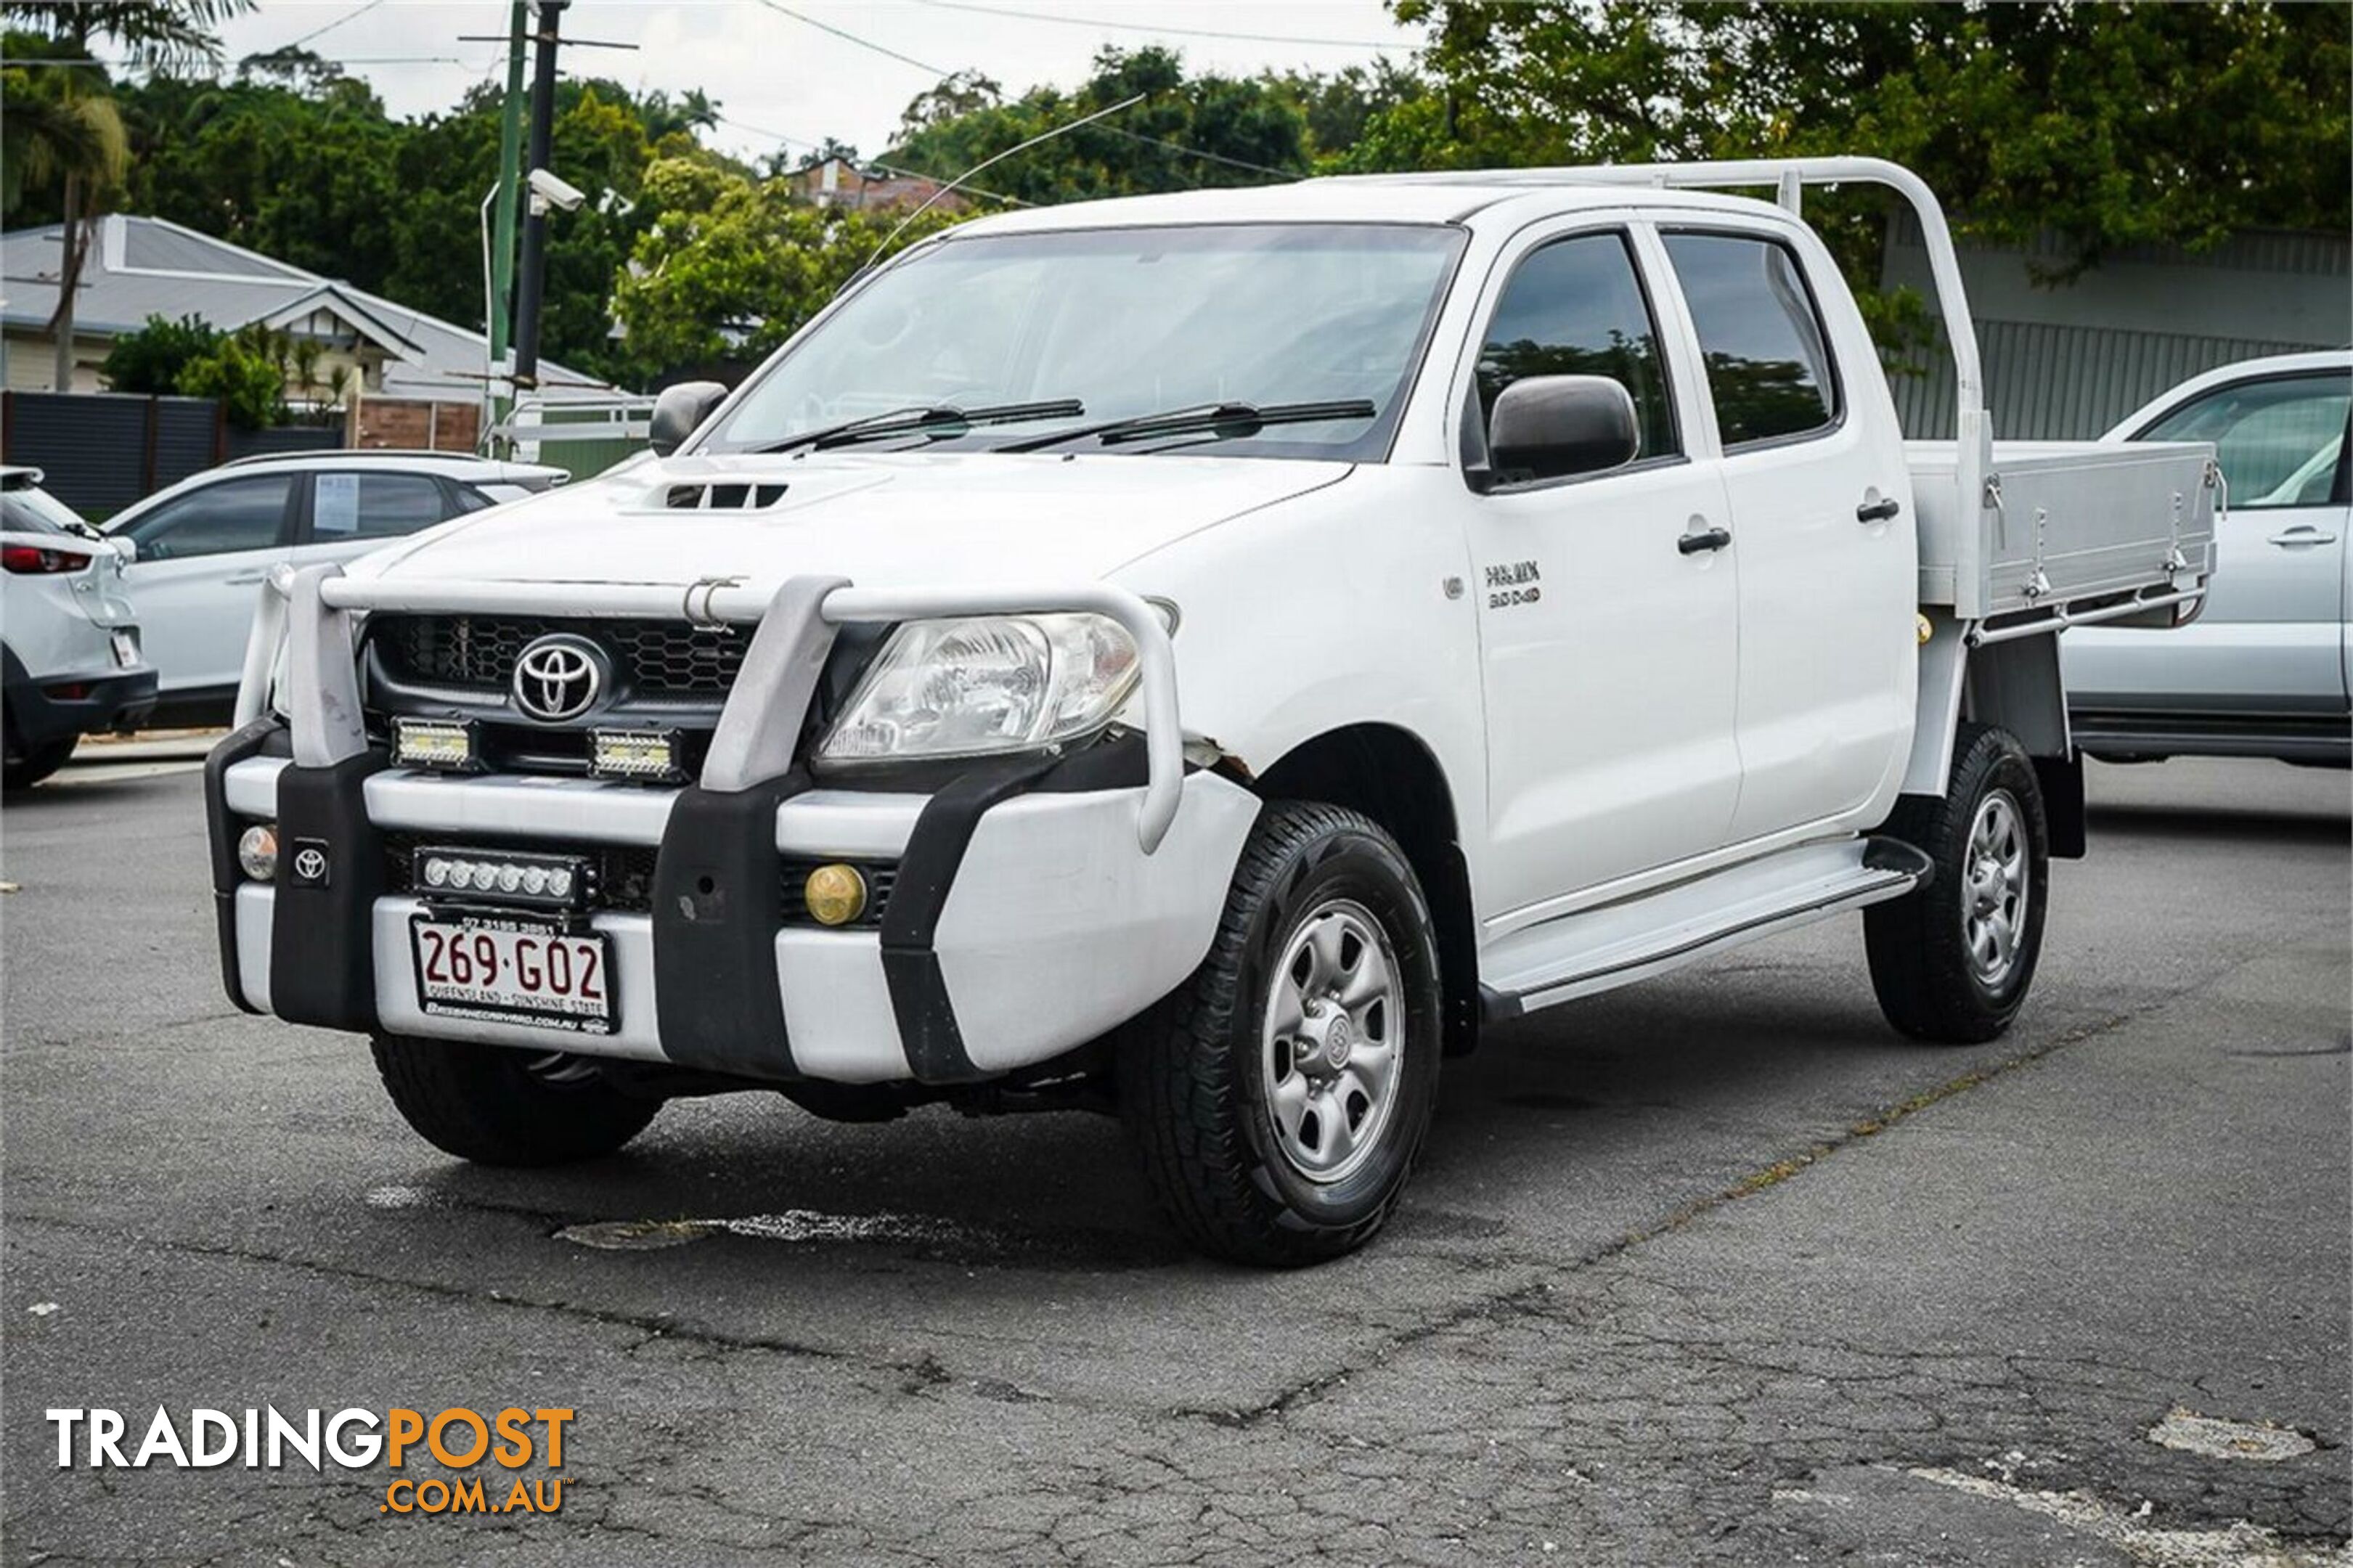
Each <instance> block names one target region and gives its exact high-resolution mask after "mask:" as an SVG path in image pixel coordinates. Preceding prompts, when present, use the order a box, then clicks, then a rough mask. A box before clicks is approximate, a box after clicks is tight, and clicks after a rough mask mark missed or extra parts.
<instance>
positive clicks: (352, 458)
mask: <svg viewBox="0 0 2353 1568" xmlns="http://www.w3.org/2000/svg"><path fill="white" fill-rule="evenodd" d="M569 477H570V476H569V475H567V474H566V473H565V471H564V470H563V469H561V468H542V467H539V466H536V465H533V464H525V463H505V462H494V461H490V460H487V459H484V458H473V457H470V456H467V455H465V454H463V453H450V452H403V451H322V452H299V453H285V454H277V455H269V456H262V457H253V458H240V459H238V460H237V461H236V462H233V463H228V464H226V465H224V466H222V467H220V468H213V469H210V470H208V471H206V472H205V473H201V474H198V475H196V476H195V478H193V479H184V480H182V481H181V482H180V483H178V484H176V485H174V486H172V487H171V488H169V489H164V490H159V491H157V492H156V493H155V494H154V495H152V496H150V497H148V498H147V499H146V500H143V501H141V502H140V503H139V504H138V505H136V506H133V507H131V508H129V509H128V510H124V511H122V512H120V513H118V514H117V515H116V516H115V517H114V518H113V519H112V520H111V521H109V522H108V523H107V525H106V531H107V532H108V534H109V535H111V536H112V537H114V538H117V539H126V540H129V541H131V542H132V543H133V544H135V545H137V546H138V559H137V560H136V561H135V562H133V563H132V565H131V566H130V568H129V571H128V574H127V583H128V586H129V589H130V592H131V595H132V604H133V605H136V606H137V607H138V611H139V617H140V621H141V624H142V626H143V627H144V630H145V636H146V645H147V655H148V658H151V659H153V661H154V664H155V668H156V670H157V672H158V674H159V677H160V682H161V684H160V697H159V700H158V702H157V704H156V708H155V713H154V718H155V721H157V722H191V723H193V722H216V721H219V720H222V719H225V718H227V715H228V711H229V709H230V707H231V706H232V705H233V704H234V702H235V700H236V696H237V667H238V665H239V663H240V661H241V660H242V659H243V658H244V657H245V638H246V633H247V631H248V628H249V627H250V626H252V624H253V606H254V601H255V598H256V595H257V593H258V590H259V586H260V584H261V580H262V577H263V576H264V574H267V573H268V572H269V570H270V568H272V567H274V566H277V565H279V564H280V563H290V564H293V565H296V566H305V565H311V564H313V563H325V562H345V561H350V560H353V559H355V558H356V557H358V556H361V555H364V554H366V553H367V552H369V551H371V550H375V549H379V548H381V547H382V546H383V545H384V543H385V542H386V541H387V540H392V539H397V538H399V537H400V536H402V535H404V534H408V533H414V532H416V531H417V530H418V529H420V528H428V527H430V526H432V525H433V524H434V523H437V522H441V521H445V520H447V519H448V518H452V517H458V516H460V515H462V514H464V513H466V512H470V511H477V510H481V509H482V508H484V507H488V506H492V505H495V504H496V503H498V502H500V501H505V500H519V499H521V498H522V497H524V496H528V495H533V494H535V493H537V492H538V491H541V490H544V489H548V488H550V487H551V486H554V485H556V484H560V483H562V482H563V481H564V480H565V479H568V478H569Z"/></svg>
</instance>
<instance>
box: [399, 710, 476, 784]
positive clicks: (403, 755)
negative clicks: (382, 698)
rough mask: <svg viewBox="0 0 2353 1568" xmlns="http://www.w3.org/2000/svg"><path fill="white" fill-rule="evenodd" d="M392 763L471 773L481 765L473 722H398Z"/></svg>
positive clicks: (420, 720) (413, 720) (456, 720)
mask: <svg viewBox="0 0 2353 1568" xmlns="http://www.w3.org/2000/svg"><path fill="white" fill-rule="evenodd" d="M392 760H393V761H394V762H396V763H399V764H400V765H401V766H402V767H405V768H433V769H438V770H439V771H440V772H443V773H470V772H471V771H473V770H474V769H475V768H477V767H479V766H480V765H481V763H480V759H479V758H478V757H476V755H475V754H474V724H473V721H471V720H470V719H395V720H394V721H392Z"/></svg>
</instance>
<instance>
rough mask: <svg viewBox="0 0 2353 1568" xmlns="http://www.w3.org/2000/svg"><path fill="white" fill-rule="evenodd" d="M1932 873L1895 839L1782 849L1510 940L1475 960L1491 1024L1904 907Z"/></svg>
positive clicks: (1930, 866) (1917, 853) (1920, 858)
mask: <svg viewBox="0 0 2353 1568" xmlns="http://www.w3.org/2000/svg"><path fill="white" fill-rule="evenodd" d="M1935 874H1936V867H1935V864H1934V863H1933V862H1932V861H1930V860H1929V858H1928V857H1927V856H1926V855H1925V854H1923V853H1922V852H1921V851H1920V850H1918V849H1915V848H1914V847H1912V846H1911V845H1909V844H1905V843H1903V842H1901V841H1900V840H1897V839H1894V838H1866V839H1847V840H1845V841H1842V842H1840V843H1836V844H1808V845H1801V846H1799V847H1797V848H1794V849H1784V850H1781V851H1779V852H1778V853H1777V854H1773V855H1767V856H1766V857H1764V858H1762V859H1758V860H1752V861H1749V862H1747V863H1746V864H1744V865H1739V866H1735V867H1732V868H1728V869H1726V870H1722V871H1715V872H1712V873H1710V874H1709V875H1707V876H1704V877H1699V878H1695V879H1693V880H1691V881H1688V882H1678V883H1676V884H1675V885H1674V886H1672V887H1670V888H1665V889H1661V890H1659V891H1657V892H1652V893H1645V894H1642V895H1641V896H1640V897H1639V898H1633V899H1628V900H1623V901H1621V902H1619V903H1614V904H1604V905H1602V906H1601V907H1600V908H1599V909H1592V910H1578V911H1577V913H1575V914H1569V915H1563V916H1561V917H1560V918H1559V919H1557V920H1550V921H1545V922H1544V923H1543V924H1541V925H1535V926H1530V927H1529V928H1528V929H1526V930H1525V931H1514V932H1513V933H1512V934H1511V935H1510V936H1508V937H1505V938H1504V939H1503V940H1502V941H1501V942H1497V943H1495V945H1494V946H1493V947H1492V948H1490V949H1489V950H1488V951H1487V952H1486V953H1484V954H1483V955H1482V960H1481V964H1480V967H1481V968H1482V970H1484V971H1485V973H1486V976H1487V983H1486V984H1482V986H1481V987H1480V993H1481V1000H1482V1005H1483V1008H1484V1011H1485V1014H1486V1016H1487V1018H1488V1020H1489V1021H1490V1022H1500V1021H1502V1020H1504V1019H1507V1018H1516V1017H1519V1016H1521V1015H1522V1014H1525V1013H1533V1012H1535V1010H1536V1009H1537V1008H1539V1007H1549V1006H1551V1005H1554V1004H1555V1003H1558V1002H1568V1001H1574V1000H1575V999H1576V998H1577V997H1579V996H1590V995H1592V994H1595V993H1597V992H1601V991H1609V990H1614V989H1615V988H1617V987H1618V986H1620V985H1630V984H1633V983H1634V982H1636V981H1638V980H1648V979H1650V978H1651V977H1652V976H1653V975H1659V974H1664V973H1668V972H1669V971H1671V970H1676V969H1681V968H1682V967H1683V965H1684V964H1686V963H1695V962H1697V961H1698V960H1700V959H1702V958H1704V957H1706V956H1707V955H1708V954H1710V953H1713V952H1722V951H1723V950H1725V948H1730V947H1737V946H1739V945H1740V944H1741V943H1743V942H1755V941H1757V939H1758V938H1760V937H1767V936H1771V935H1772V934H1773V933H1774V932H1776V931H1788V930H1791V929H1793V928H1795V927H1798V926H1801V925H1810V924H1811V923H1812V922H1813V921H1819V920H1827V919H1828V918H1829V917H1831V916H1832V915H1837V914H1844V913H1845V912H1847V911H1848V910H1859V909H1862V907H1863V906H1864V905H1866V904H1875V903H1879V902H1881V901H1883V900H1887V899H1896V898H1901V897H1903V896H1904V895H1905V893H1908V892H1910V891H1911V890H1912V889H1915V888H1918V887H1923V886H1926V884H1927V882H1928V881H1929V880H1930V879H1932V878H1933V877H1934V876H1935Z"/></svg>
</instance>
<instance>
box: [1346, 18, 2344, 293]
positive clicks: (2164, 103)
mask: <svg viewBox="0 0 2353 1568" xmlns="http://www.w3.org/2000/svg"><path fill="white" fill-rule="evenodd" d="M1394 8H1395V10H1396V13H1397V15H1398V18H1399V19H1400V20H1402V21H1405V22H1408V23H1415V24H1419V25H1420V26H1422V27H1423V29H1424V31H1425V35H1426V37H1427V39H1428V47H1427V49H1426V51H1425V57H1424V58H1425V64H1426V66H1427V68H1428V69H1429V71H1430V74H1431V76H1432V78H1433V79H1434V84H1435V85H1434V87H1433V90H1432V91H1431V92H1430V93H1429V94H1428V95H1426V96H1424V97H1421V98H1419V99H1415V100H1409V101H1407V102H1404V103H1401V104H1399V105H1398V106H1397V107H1396V108H1394V109H1392V110H1387V111H1385V112H1383V113H1382V114H1379V115H1377V116H1376V117H1375V119H1374V121H1373V122H1372V123H1371V124H1369V125H1368V126H1367V128H1366V135H1365V137H1364V139H1363V140H1362V141H1361V142H1359V143H1358V144H1357V146H1356V149H1355V150H1354V152H1353V153H1352V154H1351V156H1350V159H1349V162H1350V163H1351V164H1352V165H1353V166H1356V167H1360V168H1408V167H1439V168H1446V167H1468V166H1475V165H1479V164H1534V163H1596V162H1603V161H1611V162H1629V161H1639V160H1648V159H1665V158H1673V159H1682V158H1712V157H1755V156H1780V155H1791V154H1800V153H1871V154H1876V155H1878V156H1881V157H1885V158H1892V159H1894V160H1895V161H1897V162H1899V163H1905V164H1907V165H1909V166H1910V167H1912V168H1913V169H1915V170H1916V171H1918V172H1919V173H1920V174H1922V175H1923V176H1924V177H1925V178H1926V180H1927V181H1928V183H1929V184H1930V185H1931V186H1932V187H1934V188H1935V189H1936V190H1937V191H1938V192H1939V193H1940V194H1942V195H1944V197H1945V200H1946V202H1947V205H1948V206H1950V207H1952V208H1954V209H1955V210H1956V212H1957V217H1958V220H1959V224H1960V226H1962V227H1963V228H1964V229H1965V230H1966V231H1968V232H1969V233H1972V234H1975V235H1977V236H1978V237H1983V238H1987V239H1991V240H1995V241H2003V242H2018V241H2022V240H2025V239H2028V238H2030V237H2033V236H2035V235H2037V234H2038V233H2041V232H2043V231H2046V230H2048V231H2052V232H2055V233H2056V234H2058V235H2059V236H2060V237H2062V239H2063V244H2064V245H2065V247H2066V250H2065V259H2064V263H2063V266H2062V267H2061V268H2059V269H2058V271H2059V272H2060V273H2061V274H2062V275H2063V274H2065V273H2066V272H2068V271H2071V270H2075V269H2080V268H2083V267H2085V266H2089V265H2093V264H2094V263H2096V262H2097V261H2098V259H2099V258H2100V257H2101V256H2102V255H2104V254H2105V253H2106V252H2108V251H2111V250H2114V249H2116V248H2118V247H2124V246H2129V245H2135V244H2140V243H2145V242H2151V241H2161V242H2174V243H2179V244H2182V245H2186V246H2189V247H2193V248H2194V247H2201V246H2211V245H2213V244H2215V243H2218V242H2219V241H2220V240H2221V239H2222V238H2223V237H2225V236H2227V235H2229V234H2232V233H2233V232H2236V231H2238V230H2241V229H2246V228H2258V227H2260V228H2318V229H2331V230H2337V231H2340V232H2341V231H2342V230H2344V229H2345V228H2346V227H2347V226H2348V222H2353V210H2349V209H2348V182H2347V178H2346V148H2347V145H2348V101H2353V99H2348V92H2349V91H2353V89H2348V79H2353V58H2348V37H2347V27H2346V22H2345V13H2344V10H2343V9H2342V7H2339V6H2331V5H2308V6H2307V5H2276V6H2275V5H2262V4H2245V3H2239V4H2229V5H2150V4H2130V5H2090V4H2065V3H2063V4H2053V5H1908V4H1895V3H1889V0H1857V3H1852V4H1845V5H1781V4H1776V3H1774V0H1540V3H1533V4H1511V5H1500V4H1490V3H1485V0H1394ZM1832 210H1833V211H1835V210H1837V209H1835V208H1834V209H1832Z"/></svg>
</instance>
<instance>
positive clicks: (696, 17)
mask: <svg viewBox="0 0 2353 1568" xmlns="http://www.w3.org/2000/svg"><path fill="white" fill-rule="evenodd" d="M780 5H781V6H785V7H788V9H789V11H790V12H797V13H798V16H793V15H789V14H787V12H786V10H784V9H779V8H777V7H778V6H780ZM1017 12H1018V13H1023V15H1011V14H1008V13H1017ZM507 16H508V7H507V5H506V4H505V3H504V0H373V3H369V0H261V3H260V4H259V6H257V8H256V9H255V10H254V12H253V13H252V14H251V15H250V16H244V17H241V18H239V19H238V20H237V21H235V22H232V23H231V24H229V26H227V29H226V30H225V33H224V37H223V41H224V43H225V45H226V47H227V54H228V57H229V58H231V59H236V58H238V57H239V56H242V55H247V54H253V53H258V52H259V51H262V50H266V49H272V48H276V47H280V46H281V45H285V44H290V43H294V42H296V41H298V40H301V39H302V38H303V37H304V36H305V35H308V34H311V33H314V32H315V33H317V34H318V36H317V37H314V38H311V40H310V42H309V43H308V44H307V46H306V47H310V48H313V49H316V50H318V51H319V52H320V53H321V54H323V55H326V56H328V57H329V58H334V59H343V60H347V61H349V62H351V68H352V69H353V72H354V73H356V74H358V75H362V76H364V77H366V78H367V79H369V80H370V81H372V82H373V83H374V84H375V87H376V89H377V90H378V92H380V93H381V94H382V95H383V97H384V100H385V103H386V105H387V106H388V107H389V108H390V109H391V110H392V111H393V112H394V113H396V114H400V115H415V114H423V113H427V112H430V111H432V110H438V109H446V108H448V106H449V105H450V104H452V103H454V102H455V101H456V100H457V99H458V97H459V94H460V93H462V92H463V91H464V90H465V89H466V88H467V86H468V85H469V84H470V83H471V82H474V81H478V80H481V79H484V78H486V77H490V76H493V75H495V74H497V73H498V72H499V71H500V70H501V68H502V61H503V56H504V49H503V47H502V46H501V45H498V44H495V43H461V42H459V38H460V37H462V36H465V35H482V34H492V35H501V36H502V35H503V34H504V32H505V30H506V22H507ZM563 26H564V32H565V36H566V37H582V38H601V39H606V40H608V41H611V42H616V43H628V44H635V45H637V46H638V47H637V49H636V50H635V51H633V52H626V53H625V52H622V51H619V50H611V49H587V48H578V49H574V48H567V49H566V50H565V52H564V61H565V69H566V70H567V71H569V72H572V73H575V74H584V75H585V74H595V75H598V76H606V77H610V78H613V79H617V80H620V81H623V82H627V83H628V84H630V85H632V86H636V87H642V88H666V89H670V90H671V91H673V92H676V91H681V90H682V89H687V88H692V87H699V88H701V89H703V90H704V91H705V92H707V93H709V94H710V95H711V96H712V98H713V99H715V100H718V101H719V104H720V107H721V110H722V112H723V113H724V114H725V115H726V116H727V117H728V119H729V120H730V121H734V122H736V123H733V124H729V125H724V126H723V127H722V128H721V132H720V136H719V138H718V139H719V141H720V142H721V143H722V144H723V145H724V146H726V147H727V148H728V149H729V150H730V151H733V152H736V153H746V154H758V153H767V152H769V151H771V150H772V149H773V148H774V147H775V145H776V138H779V137H781V138H787V139H792V141H793V147H792V150H793V151H795V152H796V153H797V152H800V151H803V150H804V144H806V143H811V142H816V141H817V140H818V139H819V138H821V137H825V136H839V137H840V138H842V139H843V140H844V141H847V142H852V143H854V144H855V145H856V146H858V147H859V148H860V149H861V150H863V151H864V152H867V153H879V152H881V150H882V149H883V147H884V146H885V145H886V144H887V143H888V142H889V140H890V137H891V134H892V131H893V130H894V129H895V128H896V126H897V124H898V121H899V113H900V110H902V109H904V108H905V107H906V103H907V100H909V99H911V98H913V96H915V94H917V93H919V92H921V91H923V89H925V88H927V87H929V86H931V84H932V83H933V81H934V79H936V78H937V77H938V76H939V75H941V74H944V72H947V71H953V70H958V69H963V68H967V67H976V68H979V69H981V70H983V71H985V72H987V74H988V75H990V76H992V77H995V78H996V79H997V80H998V81H1000V82H1002V83H1003V84H1004V85H1005V87H1006V88H1007V89H1008V91H1018V90H1019V89H1023V88H1026V87H1028V86H1029V85H1031V84H1033V83H1036V82H1040V81H1051V82H1056V83H1060V84H1065V85H1068V84H1071V83H1075V82H1077V81H1080V80H1082V79H1084V78H1085V76H1086V72H1087V63H1088V61H1089V59H1090V58H1092V56H1093V54H1094V52H1095V50H1096V49H1097V48H1098V47H1101V46H1102V45H1103V44H1105V43H1118V44H1124V45H1128V46H1135V45H1140V44H1146V43H1152V42H1155V41H1157V42H1163V43H1166V44H1169V45H1173V46H1176V47H1179V48H1181V49H1182V50H1183V51H1184V53H1185V56H1186V58H1187V61H1188V62H1189V63H1190V64H1191V65H1192V66H1194V67H1195V68H1215V69H1218V70H1222V71H1226V72H1229V73H1250V72H1255V71H1257V70H1259V69H1261V68H1268V67H1273V68H1284V67H1290V66H1306V67H1312V68H1318V69H1324V70H1330V69H1335V68H1338V67H1341V66H1345V65H1350V64H1354V63H1357V62H1361V61H1365V60H1369V59H1371V58H1374V57H1375V56H1376V55H1378V54H1382V53H1387V54H1388V55H1390V56H1392V57H1394V58H1398V59H1399V60H1400V61H1401V60H1403V59H1404V58H1406V57H1407V56H1408V55H1409V52H1410V51H1411V49H1412V47H1413V45H1414V43H1415V41H1416V40H1415V36H1414V35H1413V34H1412V33H1409V31H1407V30H1406V29H1404V28H1401V27H1399V26H1398V25H1397V24H1396V23H1395V22H1394V21H1392V20H1391V19H1390V17H1389V16H1388V12H1387V11H1386V10H1385V9H1384V8H1383V6H1382V5H1381V3H1380V0H1152V3H1148V4H1137V3H1134V0H955V3H953V4H951V3H949V0H684V3H676V0H673V3H669V4H655V3H651V0H575V4H574V5H572V7H571V8H570V9H569V10H568V11H566V12H565V16H564V24H563ZM828 27H832V28H838V29H839V33H845V34H850V35H854V36H855V37H858V38H860V39H864V40H866V41H867V43H869V44H871V45H876V46H880V49H877V48H874V47H861V45H860V44H858V43H854V42H851V41H850V40H849V38H846V37H841V36H839V34H837V33H832V32H828V31H827V30H826V28H828ZM1208 35H1250V37H1238V36H1227V37H1213V36H1208ZM882 50H887V51H890V53H884V52H881V51H882ZM894 54H895V55H898V56H903V57H905V58H892V55H894ZM910 61H915V62H921V63H920V64H913V63H909V62H910ZM747 127H757V128H758V129H757V131H754V130H750V129H746V128H747Z"/></svg>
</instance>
